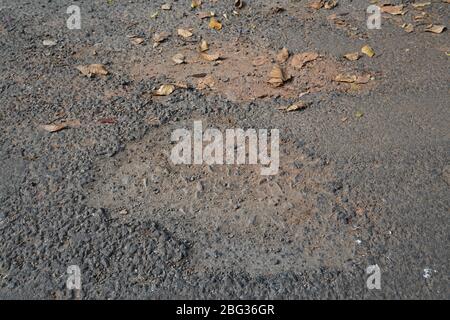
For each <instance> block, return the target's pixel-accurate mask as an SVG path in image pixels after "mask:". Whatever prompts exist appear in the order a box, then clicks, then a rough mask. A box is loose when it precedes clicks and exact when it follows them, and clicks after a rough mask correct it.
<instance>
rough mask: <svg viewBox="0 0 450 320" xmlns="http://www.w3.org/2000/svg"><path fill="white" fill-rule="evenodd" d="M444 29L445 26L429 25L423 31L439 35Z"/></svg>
mask: <svg viewBox="0 0 450 320" xmlns="http://www.w3.org/2000/svg"><path fill="white" fill-rule="evenodd" d="M445 29H447V27H446V26H441V25H433V24H430V25H428V26H427V27H426V28H425V31H426V32H432V33H437V34H439V33H442V32H444V30H445Z"/></svg>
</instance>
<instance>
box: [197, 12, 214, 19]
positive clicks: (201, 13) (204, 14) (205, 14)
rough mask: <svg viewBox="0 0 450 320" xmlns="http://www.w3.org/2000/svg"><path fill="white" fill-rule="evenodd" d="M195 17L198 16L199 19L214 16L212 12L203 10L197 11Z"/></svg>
mask: <svg viewBox="0 0 450 320" xmlns="http://www.w3.org/2000/svg"><path fill="white" fill-rule="evenodd" d="M197 17H199V19H206V18H211V17H214V13H212V12H206V11H204V12H199V13H198V14H197Z"/></svg>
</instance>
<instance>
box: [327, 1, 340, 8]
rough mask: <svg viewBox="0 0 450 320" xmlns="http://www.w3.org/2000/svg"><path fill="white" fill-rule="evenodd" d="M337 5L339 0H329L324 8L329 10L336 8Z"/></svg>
mask: <svg viewBox="0 0 450 320" xmlns="http://www.w3.org/2000/svg"><path fill="white" fill-rule="evenodd" d="M337 5H338V2H337V0H329V1H327V2H325V4H324V8H325V9H327V10H331V9H333V8H335V7H336V6H337Z"/></svg>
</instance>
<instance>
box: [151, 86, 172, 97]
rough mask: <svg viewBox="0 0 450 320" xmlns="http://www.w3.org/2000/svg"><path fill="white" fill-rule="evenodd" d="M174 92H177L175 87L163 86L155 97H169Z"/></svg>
mask: <svg viewBox="0 0 450 320" xmlns="http://www.w3.org/2000/svg"><path fill="white" fill-rule="evenodd" d="M174 91H175V86H174V85H173V84H163V85H162V86H161V87H159V89H158V90H156V91H155V92H154V93H153V94H154V95H155V96H168V95H170V94H172V92H174Z"/></svg>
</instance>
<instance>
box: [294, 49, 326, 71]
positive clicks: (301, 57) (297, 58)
mask: <svg viewBox="0 0 450 320" xmlns="http://www.w3.org/2000/svg"><path fill="white" fill-rule="evenodd" d="M318 57H319V54H318V53H315V52H305V53H299V54H296V55H294V56H293V57H292V61H291V65H292V66H293V67H294V68H295V69H301V68H303V66H305V65H306V64H307V63H308V62H311V61H314V60H316V59H317V58H318Z"/></svg>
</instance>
